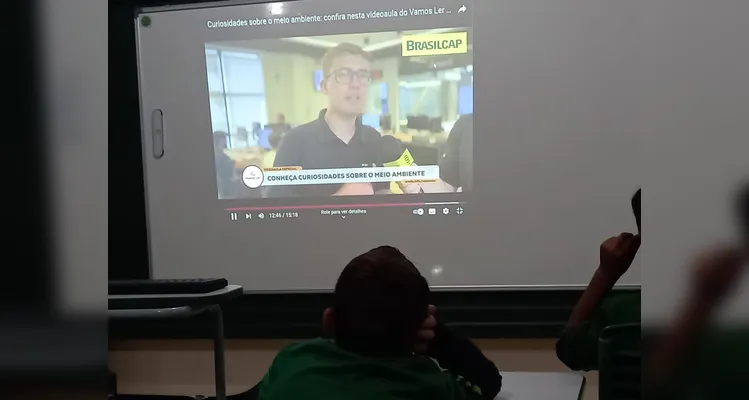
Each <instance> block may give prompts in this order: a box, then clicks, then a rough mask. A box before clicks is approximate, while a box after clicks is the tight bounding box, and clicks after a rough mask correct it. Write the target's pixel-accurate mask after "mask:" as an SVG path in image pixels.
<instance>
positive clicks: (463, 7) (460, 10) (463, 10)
mask: <svg viewBox="0 0 749 400" xmlns="http://www.w3.org/2000/svg"><path fill="white" fill-rule="evenodd" d="M462 12H466V6H465V4H464V5H462V6H460V8H459V9H458V13H462Z"/></svg>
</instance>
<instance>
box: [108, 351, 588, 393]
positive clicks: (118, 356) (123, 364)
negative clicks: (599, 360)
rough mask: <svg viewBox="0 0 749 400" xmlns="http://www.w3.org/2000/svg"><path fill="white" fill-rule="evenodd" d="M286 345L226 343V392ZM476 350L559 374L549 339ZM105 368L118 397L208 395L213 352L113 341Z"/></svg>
mask: <svg viewBox="0 0 749 400" xmlns="http://www.w3.org/2000/svg"><path fill="white" fill-rule="evenodd" d="M289 342H290V341H288V340H229V341H227V343H226V374H227V393H228V394H237V393H240V392H243V391H246V390H248V389H250V388H251V387H252V386H253V385H254V384H255V383H257V382H258V381H260V379H262V377H263V375H264V374H265V371H266V370H267V369H268V367H269V366H270V364H271V361H272V360H273V357H274V356H275V355H276V353H277V352H278V351H279V350H280V349H281V348H282V347H283V346H284V345H286V344H287V343H289ZM476 343H477V344H478V346H479V347H480V348H481V349H482V350H483V351H484V354H486V355H487V357H489V358H490V359H492V360H493V361H494V363H495V364H496V365H497V368H499V369H500V370H503V371H549V372H563V371H567V369H566V367H565V366H564V365H563V364H562V363H561V362H559V360H557V358H556V353H555V352H554V343H555V341H554V340H552V339H483V340H476ZM109 368H110V369H111V370H112V371H113V372H115V373H116V374H117V379H118V382H117V387H118V391H119V392H120V393H122V394H152V395H153V394H160V395H200V394H202V395H213V394H214V386H213V350H212V342H211V341H209V340H148V341H113V342H111V343H110V351H109ZM585 376H586V385H585V392H584V394H583V400H597V399H598V376H597V374H596V373H594V372H592V373H587V374H586V375H585Z"/></svg>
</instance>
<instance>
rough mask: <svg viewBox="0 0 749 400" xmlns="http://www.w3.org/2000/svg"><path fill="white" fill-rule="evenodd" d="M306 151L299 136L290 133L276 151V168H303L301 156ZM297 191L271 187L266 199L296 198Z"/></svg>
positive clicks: (290, 187)
mask: <svg viewBox="0 0 749 400" xmlns="http://www.w3.org/2000/svg"><path fill="white" fill-rule="evenodd" d="M303 150H304V149H303V148H302V146H301V142H300V141H299V140H298V139H297V136H296V135H294V134H293V133H289V134H288V135H286V136H284V138H283V139H281V144H279V146H278V150H277V151H276V157H275V159H274V160H273V166H274V167H299V166H301V164H302V163H301V155H302V151H303ZM296 195H297V191H296V187H295V186H270V187H268V191H267V192H266V197H296Z"/></svg>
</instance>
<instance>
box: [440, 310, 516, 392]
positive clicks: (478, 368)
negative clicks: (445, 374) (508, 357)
mask: <svg viewBox="0 0 749 400" xmlns="http://www.w3.org/2000/svg"><path fill="white" fill-rule="evenodd" d="M427 354H428V355H429V356H430V357H432V358H434V359H435V360H437V362H438V363H439V364H440V367H442V368H444V369H446V370H448V371H449V372H450V373H451V374H452V375H453V376H455V377H456V385H457V386H458V387H462V390H463V391H465V396H466V397H465V398H469V399H470V398H476V396H477V395H478V392H476V391H475V389H474V388H473V386H476V387H478V388H480V389H481V390H480V393H481V394H480V396H478V398H483V399H493V398H494V397H496V396H497V394H498V393H499V391H500V389H501V388H502V376H501V375H500V374H499V371H498V370H497V367H496V366H495V365H494V363H493V362H491V360H489V359H488V358H486V356H484V354H483V353H482V352H481V350H479V348H478V347H476V345H475V344H473V342H471V340H470V339H468V338H467V337H465V336H463V335H461V334H459V333H457V332H455V331H453V330H451V329H450V328H448V327H447V326H445V325H444V324H441V323H437V326H436V328H435V330H434V339H432V341H431V342H429V347H428V348H427Z"/></svg>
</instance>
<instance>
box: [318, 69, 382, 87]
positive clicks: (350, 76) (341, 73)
mask: <svg viewBox="0 0 749 400" xmlns="http://www.w3.org/2000/svg"><path fill="white" fill-rule="evenodd" d="M330 75H333V77H334V78H335V81H336V82H338V83H343V84H350V83H352V82H354V77H356V78H358V79H359V82H371V81H372V73H371V72H370V71H367V70H366V69H360V70H357V71H354V70H353V69H351V68H339V69H337V70H335V71H333V72H332V73H330ZM330 75H328V76H330Z"/></svg>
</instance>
